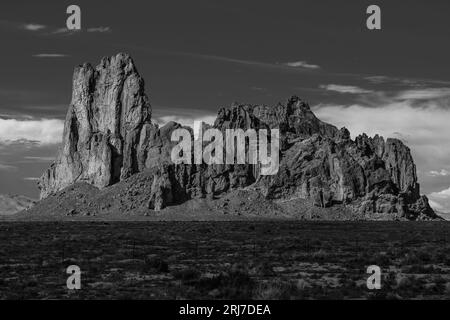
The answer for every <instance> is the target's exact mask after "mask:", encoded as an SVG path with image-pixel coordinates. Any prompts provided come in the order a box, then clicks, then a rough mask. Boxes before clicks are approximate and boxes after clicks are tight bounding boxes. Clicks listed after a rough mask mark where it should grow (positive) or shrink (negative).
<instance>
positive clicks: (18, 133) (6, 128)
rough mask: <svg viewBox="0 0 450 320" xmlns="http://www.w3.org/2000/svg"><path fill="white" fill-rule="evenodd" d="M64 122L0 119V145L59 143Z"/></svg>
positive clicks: (54, 120)
mask: <svg viewBox="0 0 450 320" xmlns="http://www.w3.org/2000/svg"><path fill="white" fill-rule="evenodd" d="M63 128H64V121H63V120H59V119H39V120H16V119H0V143H3V144H11V143H15V142H17V141H20V140H22V141H34V142H37V143H39V144H42V145H46V144H58V143H60V142H61V139H62V133H63Z"/></svg>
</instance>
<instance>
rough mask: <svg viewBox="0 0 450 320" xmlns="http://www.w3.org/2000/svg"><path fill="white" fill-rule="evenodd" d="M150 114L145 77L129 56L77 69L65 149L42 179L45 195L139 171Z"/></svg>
mask: <svg viewBox="0 0 450 320" xmlns="http://www.w3.org/2000/svg"><path fill="white" fill-rule="evenodd" d="M150 119H151V106H150V104H149V102H148V98H147V96H146V95H145V92H144V80H143V78H142V77H141V76H140V75H139V73H138V72H137V70H136V67H135V65H134V62H133V60H132V59H131V57H130V56H129V55H127V54H123V53H120V54H117V55H116V56H113V57H109V58H103V59H102V60H101V62H100V64H99V65H98V66H97V67H95V68H94V67H92V66H91V65H90V64H84V65H82V66H79V67H77V68H75V71H74V75H73V90H72V101H71V103H70V107H69V110H68V113H67V117H66V122H65V127H64V135H63V144H62V148H61V150H60V153H59V155H58V157H57V160H56V161H55V163H53V164H52V166H51V167H50V168H49V169H48V170H47V171H46V172H45V173H44V175H43V176H42V178H41V180H40V183H39V187H40V189H41V198H44V197H46V196H48V195H49V194H51V193H52V192H54V191H58V190H60V189H62V188H64V187H66V186H69V185H71V184H73V183H75V182H81V181H84V182H88V183H90V184H93V185H95V186H97V187H106V186H108V185H110V184H112V183H114V182H117V181H119V180H120V179H123V178H126V177H128V176H130V175H131V174H133V173H135V172H137V170H138V164H137V150H136V148H137V146H138V144H139V138H140V135H141V130H142V126H143V125H144V124H145V123H150Z"/></svg>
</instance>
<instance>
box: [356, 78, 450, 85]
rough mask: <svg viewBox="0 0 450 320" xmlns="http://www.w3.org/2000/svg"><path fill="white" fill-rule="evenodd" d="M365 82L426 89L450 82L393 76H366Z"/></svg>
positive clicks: (449, 82)
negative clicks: (426, 87)
mask: <svg viewBox="0 0 450 320" xmlns="http://www.w3.org/2000/svg"><path fill="white" fill-rule="evenodd" d="M364 79H365V80H367V81H369V82H370V83H373V84H393V85H402V86H410V87H425V86H433V85H449V84H450V81H443V80H435V79H416V78H402V77H391V76H365V77H364Z"/></svg>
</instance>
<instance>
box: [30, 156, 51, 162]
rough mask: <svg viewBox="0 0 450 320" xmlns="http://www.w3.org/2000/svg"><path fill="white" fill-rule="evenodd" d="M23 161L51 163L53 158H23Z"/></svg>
mask: <svg viewBox="0 0 450 320" xmlns="http://www.w3.org/2000/svg"><path fill="white" fill-rule="evenodd" d="M24 159H25V160H27V161H30V162H53V161H55V157H24Z"/></svg>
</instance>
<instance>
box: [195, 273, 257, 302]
mask: <svg viewBox="0 0 450 320" xmlns="http://www.w3.org/2000/svg"><path fill="white" fill-rule="evenodd" d="M192 285H193V286H195V288H196V289H197V290H199V291H201V292H204V293H209V292H211V291H214V290H215V289H217V290H218V294H217V295H216V297H217V298H219V299H250V298H251V297H252V291H253V288H254V287H255V282H254V281H253V279H252V278H251V277H250V276H249V274H248V273H246V272H243V271H230V272H225V273H221V274H220V275H218V276H214V277H212V278H200V279H198V280H196V281H193V283H192Z"/></svg>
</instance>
